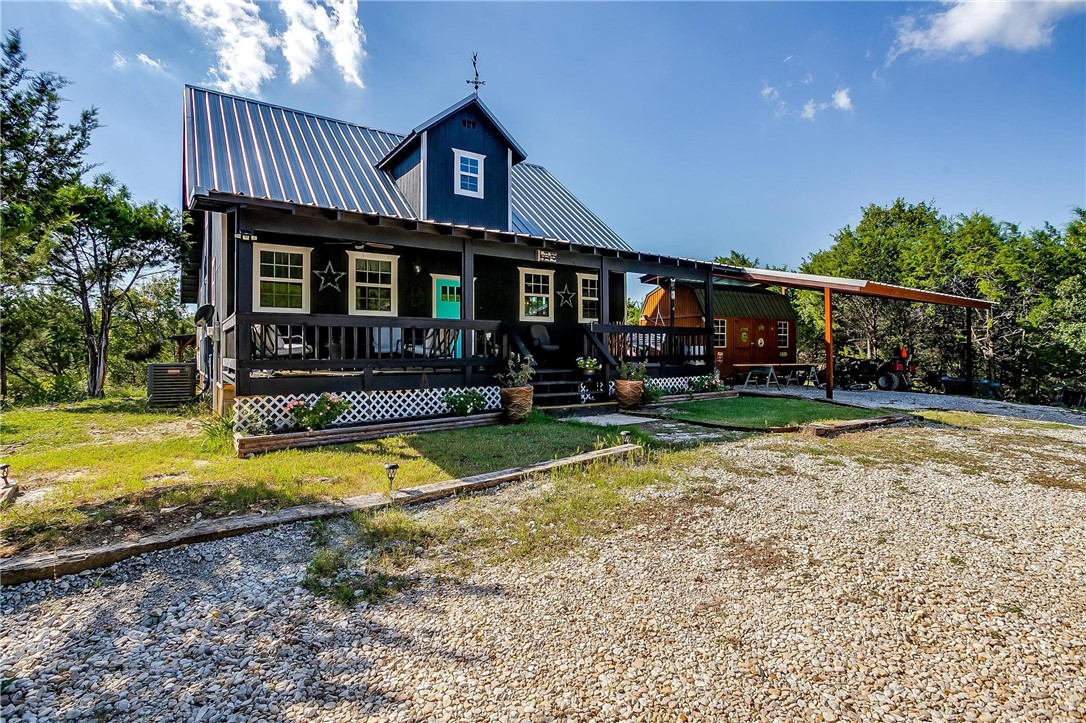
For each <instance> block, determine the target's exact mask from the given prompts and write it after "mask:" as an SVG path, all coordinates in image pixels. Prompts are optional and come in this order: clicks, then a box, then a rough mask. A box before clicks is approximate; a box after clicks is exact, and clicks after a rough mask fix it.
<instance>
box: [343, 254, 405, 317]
mask: <svg viewBox="0 0 1086 723" xmlns="http://www.w3.org/2000/svg"><path fill="white" fill-rule="evenodd" d="M347 256H348V257H349V258H350V259H351V265H350V269H351V301H350V303H351V307H350V313H352V314H365V315H369V316H396V309H397V306H398V304H397V300H396V296H397V289H398V286H397V273H396V262H397V261H398V260H399V258H400V257H399V256H391V255H388V254H368V253H360V252H358V251H348V252H347Z"/></svg>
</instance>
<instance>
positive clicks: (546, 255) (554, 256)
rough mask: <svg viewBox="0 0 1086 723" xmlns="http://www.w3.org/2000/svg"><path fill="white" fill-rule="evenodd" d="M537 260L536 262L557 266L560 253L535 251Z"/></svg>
mask: <svg viewBox="0 0 1086 723" xmlns="http://www.w3.org/2000/svg"><path fill="white" fill-rule="evenodd" d="M535 260H536V261H547V262H549V263H552V264H556V263H558V252H557V251H547V250H546V249H536V250H535Z"/></svg>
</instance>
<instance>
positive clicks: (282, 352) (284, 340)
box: [253, 324, 313, 359]
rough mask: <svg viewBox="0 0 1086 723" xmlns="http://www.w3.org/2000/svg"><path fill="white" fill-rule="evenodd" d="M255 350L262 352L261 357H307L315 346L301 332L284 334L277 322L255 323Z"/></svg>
mask: <svg viewBox="0 0 1086 723" xmlns="http://www.w3.org/2000/svg"><path fill="white" fill-rule="evenodd" d="M253 350H254V351H257V352H259V353H260V358H261V359H277V358H279V357H295V356H297V357H306V356H309V355H310V354H312V353H313V347H311V346H310V345H309V344H306V343H305V339H303V338H302V336H301V335H300V334H294V335H293V336H284V335H283V333H282V332H280V331H279V327H278V326H276V325H275V324H253Z"/></svg>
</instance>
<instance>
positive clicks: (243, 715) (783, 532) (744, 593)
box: [0, 423, 1086, 721]
mask: <svg viewBox="0 0 1086 723" xmlns="http://www.w3.org/2000/svg"><path fill="white" fill-rule="evenodd" d="M1012 427H1013V428H1012ZM1022 427H1023V425H1022V424H1021V423H1018V424H1016V425H1008V426H1007V427H1006V428H1002V427H995V428H986V429H984V430H981V431H975V430H963V429H957V428H943V427H934V426H929V427H911V428H894V429H888V430H882V431H878V432H865V433H862V434H854V435H846V436H842V437H839V438H836V439H832V440H823V439H810V438H803V437H799V436H786V437H782V436H778V437H772V438H769V437H755V438H748V439H744V440H741V441H737V442H732V443H725V444H720V445H716V446H710V447H706V448H703V451H701V452H699V454H698V455H697V456H696V457H695V456H693V455H691V456H690V457H689V459H694V460H696V461H694V462H683V463H682V464H683V465H684V466H682V467H681V468H680V470H679V471H678V473H677V474H676V476H677V477H678V478H679V479H680V480H682V482H681V483H680V484H678V485H676V486H666V487H661V488H659V489H651V490H650V491H649V492H641V493H639V494H641V495H642V497H643V499H642V502H643V505H642V506H641V507H639V508H638V510H639V513H638V515H639V516H638V518H637V519H636V520H634V521H633V524H632V525H631V526H630V527H629V528H627V529H625V530H622V531H620V532H616V533H613V534H610V535H607V536H605V537H602V538H599V539H594V540H587V541H586V542H585V543H584V544H583V545H582V546H581V547H580V548H579V550H578V551H577V552H576V553H575V554H573V555H569V556H565V557H562V558H559V559H556V560H552V561H550V562H547V563H537V564H535V565H528V564H518V565H512V564H504V565H494V566H490V567H484V568H479V569H477V571H476V572H474V573H472V574H471V575H470V576H469V577H468V578H466V579H463V580H460V581H455V582H442V581H440V580H436V579H429V578H427V579H424V580H423V581H422V582H421V584H419V585H418V586H416V587H414V588H412V589H410V590H409V591H408V592H405V593H403V594H401V595H399V596H397V597H395V598H393V599H391V600H389V601H387V602H385V603H382V604H380V605H376V606H370V607H366V606H359V607H355V608H352V609H343V608H340V607H337V606H336V605H335V604H333V603H331V602H329V601H327V600H324V599H319V598H314V597H313V596H312V595H311V594H309V593H308V592H306V591H304V590H303V589H301V588H300V587H298V586H297V583H298V581H299V580H300V578H301V576H302V574H303V570H304V566H305V564H306V561H307V560H308V559H309V556H310V554H311V550H310V547H309V542H308V539H309V535H308V531H307V528H306V526H304V525H296V526H292V527H285V528H280V529H276V530H270V531H265V532H261V533H256V534H252V535H248V536H246V537H243V538H235V539H232V540H226V541H219V542H213V543H206V544H201V545H192V546H189V547H185V548H180V549H176V550H172V551H168V552H163V553H156V554H152V555H148V556H145V557H143V558H139V559H135V560H130V561H127V562H124V563H119V564H117V565H115V566H113V567H111V568H109V569H107V570H106V571H93V572H90V573H85V574H82V575H77V576H72V577H68V578H62V579H60V580H56V581H49V582H43V583H31V584H26V585H22V586H19V587H16V588H3V591H2V597H3V600H2V602H3V620H4V633H3V638H2V639H0V658H2V660H0V668H2V669H3V671H4V677H5V678H12V679H14V682H12V683H11V684H10V685H9V686H8V687H7V689H6V691H5V693H4V695H3V700H2V704H3V710H2V713H3V718H4V720H7V721H16V720H35V719H37V720H57V719H60V720H63V719H68V720H96V719H103V720H120V721H137V720H165V721H225V720H238V721H243V720H244V721H250V720H267V721H331V720H340V721H349V720H367V719H373V720H395V721H416V720H456V721H499V720H501V721H514V720H528V721H546V720H574V721H581V720H600V721H618V720H668V721H674V720H688V719H689V720H712V721H724V720H735V721H750V720H763V719H764V720H782V721H793V720H807V721H811V720H824V721H833V720H892V721H896V720H954V721H963V720H995V719H1000V720H1014V721H1018V720H1044V721H1049V720H1082V718H1083V716H1084V714H1086V487H1083V486H1082V479H1081V473H1082V471H1083V470H1084V469H1086V452H1084V451H1083V450H1086V430H1084V429H1068V428H1046V429H1028V430H1027V429H1023V428H1022ZM993 440H997V441H996V442H993ZM993 444H997V447H996V448H995V449H992V445H993ZM1076 450H1077V451H1076ZM1037 470H1040V472H1037ZM533 484H535V485H538V484H540V482H530V483H521V484H518V485H513V486H509V487H506V488H503V489H501V490H499V491H497V492H494V493H491V494H489V495H486V504H489V505H493V506H494V507H496V508H497V507H501V506H503V505H511V504H516V501H517V499H518V495H524V494H531V492H532V490H531V487H532V485H533ZM459 504H461V503H460V502H452V503H450V504H446V505H442V506H434V507H430V508H428V509H426V510H421V511H419V512H416V513H415V514H419V515H455V514H456V513H457V509H458V507H457V505H459ZM427 555H429V553H427Z"/></svg>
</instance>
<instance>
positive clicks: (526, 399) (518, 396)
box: [501, 386, 535, 422]
mask: <svg viewBox="0 0 1086 723" xmlns="http://www.w3.org/2000/svg"><path fill="white" fill-rule="evenodd" d="M534 391H535V389H534V388H533V387H530V386H528V387H504V388H502V389H501V398H502V409H504V410H505V417H506V419H508V420H509V421H510V422H523V421H524V420H525V419H527V418H528V415H529V414H531V413H532V394H533V392H534Z"/></svg>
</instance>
